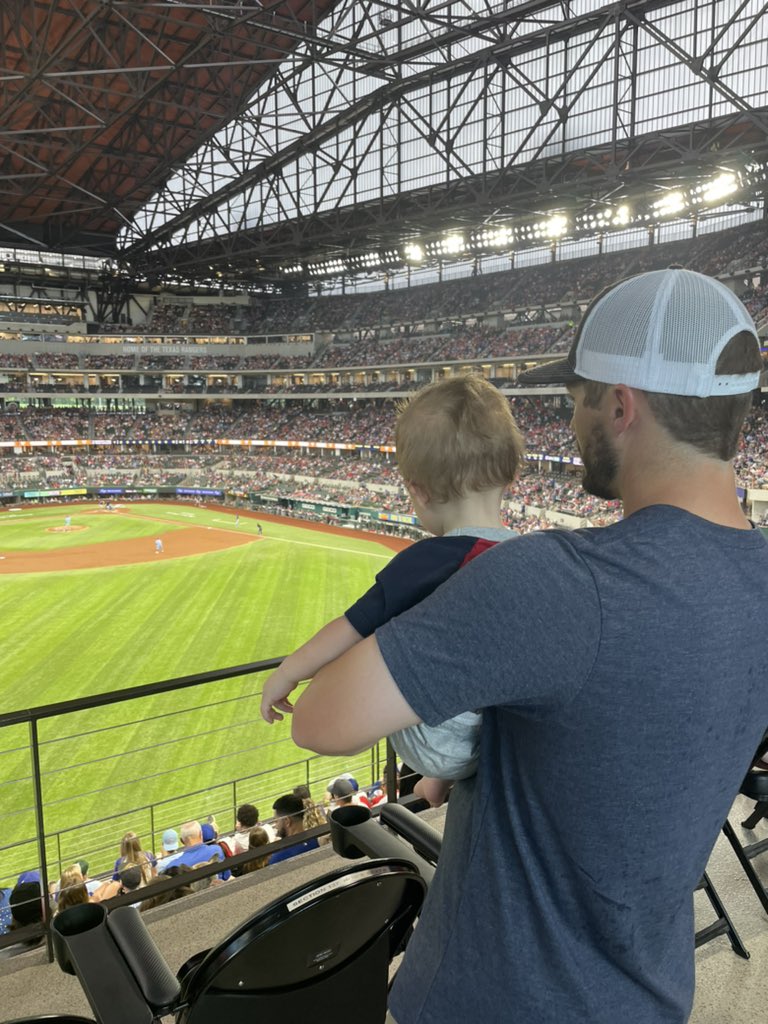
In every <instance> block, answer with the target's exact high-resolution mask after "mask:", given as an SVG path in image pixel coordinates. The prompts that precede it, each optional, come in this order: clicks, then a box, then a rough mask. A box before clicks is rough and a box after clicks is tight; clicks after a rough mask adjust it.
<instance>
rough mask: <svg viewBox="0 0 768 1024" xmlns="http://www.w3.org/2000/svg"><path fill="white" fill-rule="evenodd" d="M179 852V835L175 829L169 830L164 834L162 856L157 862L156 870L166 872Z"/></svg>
mask: <svg viewBox="0 0 768 1024" xmlns="http://www.w3.org/2000/svg"><path fill="white" fill-rule="evenodd" d="M178 852H179V833H178V832H177V831H176V829H175V828H167V829H166V830H165V832H163V845H162V848H161V850H160V856H159V858H158V860H157V865H156V869H157V871H158V872H160V871H165V869H166V867H167V865H168V864H170V862H171V861H172V860H173V858H174V857H175V856H176V854H177V853H178Z"/></svg>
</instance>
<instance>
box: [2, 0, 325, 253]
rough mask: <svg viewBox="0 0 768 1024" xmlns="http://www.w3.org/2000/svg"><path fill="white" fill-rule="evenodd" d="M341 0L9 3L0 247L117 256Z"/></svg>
mask: <svg viewBox="0 0 768 1024" xmlns="http://www.w3.org/2000/svg"><path fill="white" fill-rule="evenodd" d="M332 7H333V0H313V2H307V0H283V2H281V3H279V4H261V3H258V2H252V3H243V4H240V3H232V2H231V0H230V2H229V3H209V2H207V0H196V2H189V3H185V2H179V0H174V2H165V3H162V2H152V0H147V2H140V3H132V2H122V0H112V2H110V0H105V2H102V0H11V2H4V3H3V4H2V5H0V111H1V112H2V113H1V114H0V241H2V242H5V243H7V244H10V245H20V246H26V245H29V244H30V243H31V244H33V245H34V244H35V243H39V244H41V245H44V246H46V247H49V248H56V247H62V248H65V249H67V250H68V251H70V252H72V251H84V252H90V253H91V254H98V253H104V254H109V253H113V252H114V251H115V238H116V235H117V233H118V231H119V230H120V229H121V228H123V227H125V226H126V225H127V224H129V223H130V222H131V220H132V218H133V217H134V215H135V214H136V213H137V212H138V211H139V210H140V209H141V207H142V206H143V205H144V203H146V202H147V200H148V199H149V198H150V196H152V194H153V193H155V192H157V191H158V190H159V189H161V188H162V186H163V185H164V183H165V182H166V180H167V178H168V177H169V175H170V174H172V173H173V170H174V168H178V167H179V166H181V165H182V164H183V163H184V161H185V160H186V159H187V158H188V157H189V156H190V155H191V154H192V153H194V151H195V150H196V149H198V147H199V146H200V145H202V144H203V142H204V141H205V140H206V139H207V138H208V137H210V136H211V135H212V134H213V133H214V132H215V131H216V130H217V129H219V128H220V127H221V126H222V125H224V124H226V123H227V122H229V121H231V120H232V118H234V117H235V116H236V115H238V114H239V113H241V112H242V111H243V109H244V108H245V106H246V103H247V101H248V99H249V97H250V96H251V95H252V94H253V92H254V91H255V89H256V88H257V86H258V85H259V83H260V82H261V81H262V80H263V79H264V77H265V76H266V75H268V74H270V73H271V72H272V71H273V70H274V68H275V67H276V66H277V65H279V64H280V63H281V62H282V60H283V59H284V58H285V56H286V55H287V54H289V53H290V52H291V50H292V49H293V48H294V47H295V46H296V43H297V41H298V40H300V39H304V38H305V37H306V31H307V24H308V23H309V22H311V21H313V20H314V19H316V18H317V17H320V16H322V15H323V14H324V13H325V12H327V11H328V10H329V9H330V8H332Z"/></svg>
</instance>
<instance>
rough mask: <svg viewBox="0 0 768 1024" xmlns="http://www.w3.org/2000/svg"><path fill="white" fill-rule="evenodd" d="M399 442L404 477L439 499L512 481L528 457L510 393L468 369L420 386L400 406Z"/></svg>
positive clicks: (504, 485)
mask: <svg viewBox="0 0 768 1024" xmlns="http://www.w3.org/2000/svg"><path fill="white" fill-rule="evenodd" d="M395 446H396V448H397V465H398V469H399V470H400V473H401V475H402V477H403V480H404V481H405V482H406V484H409V485H413V484H416V485H417V486H418V487H419V488H420V489H421V490H422V491H424V492H425V493H426V494H427V495H428V496H429V498H430V499H431V500H432V501H437V502H447V501H451V500H452V499H455V498H463V497H466V496H467V495H469V494H474V493H478V492H482V491H491V490H495V489H498V488H504V487H506V486H507V484H509V483H511V482H512V480H514V478H515V476H516V475H517V471H518V469H519V467H520V463H521V460H522V457H523V439H522V435H521V434H520V431H519V430H518V428H517V424H516V423H515V420H514V418H513V416H512V413H511V411H510V408H509V403H508V402H507V400H506V398H504V396H503V395H502V394H501V393H500V392H499V391H498V390H497V389H496V388H495V387H494V386H493V385H492V384H489V383H488V381H486V380H484V379H483V378H482V377H478V376H470V375H468V374H467V375H462V376H458V377H448V378H446V379H445V380H441V381H436V382H435V383H434V384H428V385H427V387H425V388H422V390H421V391H419V392H417V393H416V394H415V395H414V397H413V398H412V399H411V400H410V401H409V402H408V403H407V404H406V405H404V406H403V407H402V409H401V410H400V414H399V415H398V418H397V426H396V428H395Z"/></svg>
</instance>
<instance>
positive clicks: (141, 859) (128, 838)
mask: <svg viewBox="0 0 768 1024" xmlns="http://www.w3.org/2000/svg"><path fill="white" fill-rule="evenodd" d="M127 864H138V865H139V867H140V868H141V874H142V877H143V879H144V884H145V885H146V883H147V882H149V881H150V879H152V878H154V876H155V875H156V874H157V870H156V869H157V859H156V858H155V855H154V854H153V853H149V852H147V851H145V850H142V848H141V840H140V839H139V837H138V836H137V835H136V833H135V832H126V833H125V835H124V836H123V838H122V839H121V840H120V856H119V857H118V858H117V860H116V861H115V870H114V874H113V875H112V881H113V882H119V881H120V869H121V868H123V867H125V866H126V865H127Z"/></svg>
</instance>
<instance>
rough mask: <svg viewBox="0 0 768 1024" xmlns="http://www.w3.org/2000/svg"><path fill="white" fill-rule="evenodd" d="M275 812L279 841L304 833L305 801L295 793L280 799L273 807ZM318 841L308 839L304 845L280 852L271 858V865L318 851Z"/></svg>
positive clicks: (300, 844)
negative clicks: (308, 852)
mask: <svg viewBox="0 0 768 1024" xmlns="http://www.w3.org/2000/svg"><path fill="white" fill-rule="evenodd" d="M272 810H273V811H274V812H275V818H276V819H277V820H276V822H275V830H276V832H277V838H278V839H287V838H288V837H289V836H297V835H300V834H301V833H302V832H303V831H304V801H303V800H302V799H301V797H298V796H294V795H293V793H286V795H285V796H281V797H278V799H277V800H275V802H274V804H273V805H272ZM319 845H320V844H319V843H318V841H317V839H315V838H312V839H307V840H305V841H304V842H303V843H296V845H295V846H287V847H286V848H285V849H284V850H278V851H277V852H276V853H273V854H272V856H271V857H270V858H269V863H270V864H279V863H280V862H281V861H283V860H288V858H289V857H296V856H298V855H299V854H300V853H306V852H307V851H308V850H317V849H318V847H319Z"/></svg>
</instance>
